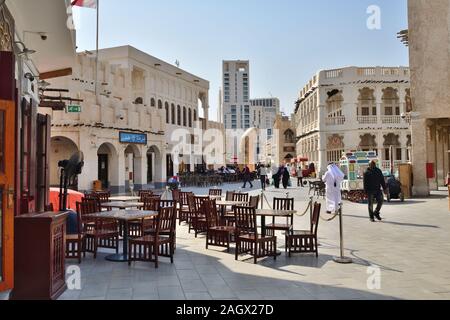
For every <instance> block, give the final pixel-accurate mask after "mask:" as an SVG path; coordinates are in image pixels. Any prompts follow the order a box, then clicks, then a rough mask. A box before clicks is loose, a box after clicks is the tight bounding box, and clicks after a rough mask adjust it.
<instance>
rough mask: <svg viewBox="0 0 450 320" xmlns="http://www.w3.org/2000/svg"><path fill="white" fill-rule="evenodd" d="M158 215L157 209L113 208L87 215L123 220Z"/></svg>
mask: <svg viewBox="0 0 450 320" xmlns="http://www.w3.org/2000/svg"><path fill="white" fill-rule="evenodd" d="M157 215H158V212H157V211H143V210H113V211H104V212H98V213H93V214H87V215H86V217H90V218H97V219H115V220H122V221H131V220H139V219H144V218H150V217H155V216H157Z"/></svg>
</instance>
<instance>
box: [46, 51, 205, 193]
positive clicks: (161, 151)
mask: <svg viewBox="0 0 450 320" xmlns="http://www.w3.org/2000/svg"><path fill="white" fill-rule="evenodd" d="M95 65H96V63H95V54H90V53H89V52H85V53H79V54H78V55H77V57H76V61H75V63H74V67H73V75H72V76H69V77H61V78H56V79H53V80H52V81H51V85H52V87H58V88H62V89H69V90H70V92H71V93H72V96H76V98H78V99H81V100H83V102H81V103H80V106H81V112H76V113H70V112H67V110H62V111H51V110H50V111H48V112H49V113H50V115H51V116H52V119H53V121H52V131H51V134H52V140H51V154H50V168H51V173H50V175H51V184H52V185H57V184H58V183H59V181H57V177H58V174H57V163H58V161H60V160H63V159H67V158H68V157H70V154H71V153H73V152H75V151H77V150H80V151H82V152H83V153H84V157H85V166H84V170H83V175H81V176H80V177H79V181H78V185H77V186H74V187H76V188H78V189H79V190H91V189H92V187H93V181H96V180H99V181H101V182H102V187H103V188H104V189H108V190H110V191H111V192H112V193H114V194H119V193H126V192H129V191H130V190H131V189H130V187H131V186H132V187H133V190H138V189H141V188H144V189H146V188H151V187H156V188H160V187H163V186H165V183H166V182H167V179H168V177H171V176H173V175H176V174H178V173H179V172H180V171H182V170H186V169H187V170H189V171H194V169H195V165H198V164H202V156H201V155H196V154H193V153H192V150H194V148H192V147H191V143H192V142H194V141H195V139H196V137H197V136H199V135H202V134H203V132H204V130H205V129H207V127H208V108H209V101H208V100H209V82H208V81H206V80H203V79H201V78H200V77H197V76H195V75H193V74H190V73H188V72H186V71H184V70H182V69H180V68H178V67H176V66H173V65H171V64H169V63H166V62H164V61H162V60H159V59H157V58H155V57H153V56H150V55H148V54H147V53H144V52H142V51H139V50H137V49H135V48H133V47H130V46H123V47H116V48H109V49H103V50H100V52H99V63H98V77H97V79H98V83H97V95H96V94H95V92H96V86H95V80H94V79H95ZM180 137H183V139H182V141H181V140H180V139H179V138H180ZM180 143H182V144H184V145H187V146H188V147H187V148H185V149H186V150H181V151H180V150H177V152H175V153H174V152H173V150H174V147H175V146H176V145H177V144H180ZM182 163H185V164H186V163H189V164H190V165H189V166H185V167H184V168H182V167H181V164H182Z"/></svg>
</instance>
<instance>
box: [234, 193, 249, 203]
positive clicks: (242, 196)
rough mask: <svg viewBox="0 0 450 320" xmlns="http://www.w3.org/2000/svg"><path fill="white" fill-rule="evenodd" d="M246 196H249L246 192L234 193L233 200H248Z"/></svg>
mask: <svg viewBox="0 0 450 320" xmlns="http://www.w3.org/2000/svg"><path fill="white" fill-rule="evenodd" d="M248 198H249V194H248V193H235V194H234V195H233V201H242V202H248Z"/></svg>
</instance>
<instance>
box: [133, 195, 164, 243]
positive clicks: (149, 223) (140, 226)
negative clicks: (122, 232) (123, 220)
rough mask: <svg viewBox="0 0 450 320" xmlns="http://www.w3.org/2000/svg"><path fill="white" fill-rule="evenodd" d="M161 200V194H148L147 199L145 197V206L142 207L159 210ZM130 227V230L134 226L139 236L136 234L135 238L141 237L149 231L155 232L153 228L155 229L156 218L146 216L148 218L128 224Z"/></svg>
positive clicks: (147, 209) (146, 209)
mask: <svg viewBox="0 0 450 320" xmlns="http://www.w3.org/2000/svg"><path fill="white" fill-rule="evenodd" d="M160 200H161V196H156V195H152V196H149V195H147V197H145V199H144V206H143V207H142V209H143V210H144V211H158V210H159V201H160ZM132 225H133V227H132ZM128 228H129V229H130V230H131V229H132V228H133V229H134V231H135V232H134V233H135V234H136V235H137V236H134V238H139V237H142V236H144V235H146V234H148V233H151V232H153V230H154V229H155V219H154V218H146V219H141V220H139V221H132V223H129V224H128ZM136 231H137V232H136ZM130 233H131V232H130Z"/></svg>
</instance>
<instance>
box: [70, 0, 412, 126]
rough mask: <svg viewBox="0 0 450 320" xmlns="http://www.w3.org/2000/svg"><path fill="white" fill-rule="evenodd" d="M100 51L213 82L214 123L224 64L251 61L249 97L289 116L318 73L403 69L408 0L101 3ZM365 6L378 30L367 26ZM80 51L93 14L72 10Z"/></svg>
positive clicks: (90, 40) (87, 41)
mask: <svg viewBox="0 0 450 320" xmlns="http://www.w3.org/2000/svg"><path fill="white" fill-rule="evenodd" d="M100 1H101V3H100V4H101V7H100V15H101V27H100V29H101V30H100V31H101V33H100V48H105V47H112V46H120V45H127V44H128V45H132V46H134V47H136V48H138V49H140V50H143V51H145V52H147V53H149V54H151V55H153V56H156V57H158V58H160V59H162V60H164V61H167V62H169V63H172V64H173V63H174V62H175V60H177V59H178V60H179V61H180V63H181V65H180V67H181V68H183V69H185V70H187V71H189V72H191V73H193V74H196V75H198V76H200V77H202V78H204V79H207V80H209V81H210V85H211V89H210V106H211V112H210V113H211V118H213V119H215V118H216V114H217V112H216V110H217V109H216V108H217V104H218V98H217V97H218V91H219V87H220V86H221V66H222V64H221V63H222V60H226V59H241V60H247V59H248V60H250V63H251V65H250V71H251V75H250V76H251V97H252V98H257V97H270V95H273V96H274V97H278V98H280V100H281V106H282V111H284V112H285V113H287V114H290V113H291V112H292V111H293V108H294V107H293V105H294V101H295V100H296V98H297V95H298V91H299V90H300V88H301V87H303V85H304V84H305V83H306V82H307V81H308V80H309V79H310V78H311V76H312V75H313V74H314V73H315V72H316V71H318V70H320V69H330V68H337V67H342V66H350V65H357V66H372V65H375V66H376V65H383V66H400V65H401V66H407V65H408V50H407V48H406V47H404V46H403V45H402V44H401V43H400V41H399V40H398V39H397V38H396V33H397V32H398V31H400V30H402V29H405V28H406V27H407V3H406V2H407V0H394V1H393V0H315V1H307V0H164V1H162V0H128V1H123V0H100ZM370 5H377V6H379V7H380V8H381V30H369V29H368V28H367V24H366V22H367V19H368V17H369V14H367V13H366V11H367V8H368V7H369V6H370ZM76 14H77V15H78V17H79V22H80V23H81V24H80V28H79V30H78V33H77V37H78V47H79V50H85V49H89V50H91V49H93V48H95V10H90V9H81V10H78V11H77V12H76Z"/></svg>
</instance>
